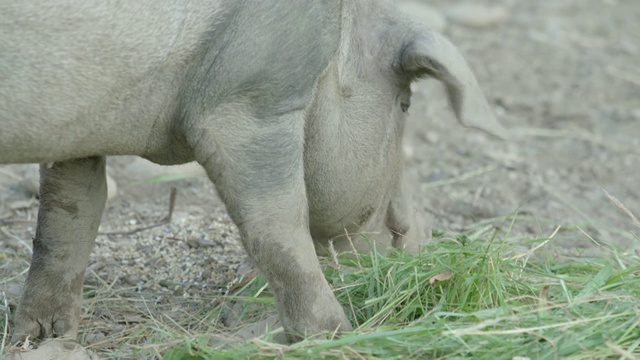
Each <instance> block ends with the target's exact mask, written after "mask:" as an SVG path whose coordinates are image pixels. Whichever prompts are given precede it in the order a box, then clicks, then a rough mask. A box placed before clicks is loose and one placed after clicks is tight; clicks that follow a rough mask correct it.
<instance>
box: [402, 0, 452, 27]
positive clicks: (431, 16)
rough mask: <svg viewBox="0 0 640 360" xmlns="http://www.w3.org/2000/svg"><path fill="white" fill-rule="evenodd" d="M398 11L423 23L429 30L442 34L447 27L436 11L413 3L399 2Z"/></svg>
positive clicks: (445, 21) (444, 19) (445, 20)
mask: <svg viewBox="0 0 640 360" xmlns="http://www.w3.org/2000/svg"><path fill="white" fill-rule="evenodd" d="M398 6H399V7H400V10H401V11H403V12H404V13H406V14H408V15H410V16H412V17H413V18H414V19H416V20H420V21H422V22H423V23H425V24H426V25H427V26H428V27H429V28H430V29H432V30H435V31H438V32H443V31H444V30H445V29H446V27H447V19H446V18H445V17H444V15H442V13H441V12H440V11H438V10H437V9H435V8H433V7H431V6H428V5H425V4H421V3H419V2H415V1H407V2H401V3H399V4H398Z"/></svg>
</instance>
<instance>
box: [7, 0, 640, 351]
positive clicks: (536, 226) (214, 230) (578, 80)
mask: <svg viewBox="0 0 640 360" xmlns="http://www.w3.org/2000/svg"><path fill="white" fill-rule="evenodd" d="M426 3H429V4H430V5H431V7H432V9H433V10H434V11H435V15H436V19H437V20H438V21H442V19H443V18H444V20H445V21H446V23H439V24H438V26H443V27H444V32H445V33H446V34H447V35H448V36H449V37H450V38H451V39H452V40H453V42H454V43H455V44H457V45H458V46H459V47H460V48H461V50H462V51H463V53H464V54H465V55H466V57H467V59H468V61H469V63H470V64H471V66H472V68H474V70H475V71H476V74H477V76H478V79H479V81H480V84H481V86H482V88H483V89H484V91H485V93H486V95H487V97H488V99H489V100H490V102H491V103H492V104H494V105H495V108H496V112H497V114H498V118H499V119H500V121H501V122H502V123H503V124H505V125H507V126H508V127H510V128H512V129H513V131H514V137H513V139H511V140H510V141H508V142H502V141H498V140H495V139H492V138H490V137H488V136H486V135H485V134H483V133H480V132H478V131H475V130H471V129H464V128H461V127H460V126H459V125H458V124H457V123H456V122H455V120H454V118H453V115H452V114H451V112H450V110H449V108H448V107H447V104H446V100H445V98H444V96H443V93H442V90H441V89H440V88H439V87H438V86H437V84H436V83H435V82H433V81H424V82H421V83H419V84H417V85H416V86H415V89H414V90H415V91H414V96H413V98H412V107H411V109H410V110H409V111H410V118H409V126H408V129H407V134H406V146H405V151H406V153H407V155H408V157H407V170H406V176H407V178H408V182H409V184H410V187H411V188H412V189H413V193H414V197H413V198H414V203H415V206H416V208H417V210H418V211H419V212H420V213H422V214H423V215H424V216H425V217H426V218H427V219H428V223H429V225H430V226H431V227H432V228H433V229H438V230H444V231H454V232H457V231H461V230H465V229H469V228H471V229H472V230H473V229H474V228H480V227H482V226H484V225H492V226H496V227H497V228H498V229H500V230H499V232H498V236H499V237H500V238H502V237H505V234H506V233H507V231H509V229H510V228H511V230H510V233H509V235H508V236H507V238H508V239H509V241H513V242H520V243H521V244H525V242H524V241H526V240H527V239H535V238H539V237H547V236H549V235H551V234H552V232H553V230H554V229H556V227H557V226H558V225H562V227H561V228H560V230H559V231H558V233H557V234H556V235H555V237H554V239H553V240H552V241H551V242H550V243H549V246H550V247H553V248H554V249H556V250H557V251H559V252H568V253H571V254H577V255H580V254H594V253H597V252H599V251H602V250H601V247H599V246H596V242H601V243H608V244H615V245H617V246H620V247H622V248H623V249H625V250H626V251H637V248H640V246H639V243H640V240H638V238H637V237H635V236H634V233H635V234H638V233H640V229H638V228H637V227H636V226H635V225H634V223H633V221H632V220H631V219H630V218H629V217H628V216H627V215H626V214H625V213H624V212H623V211H621V210H620V209H619V208H618V207H617V206H616V205H615V204H614V203H613V202H612V201H611V200H609V199H608V198H607V196H606V195H605V193H604V192H603V191H602V189H605V190H606V191H608V192H609V193H611V194H612V195H613V196H615V197H616V198H618V199H619V200H620V201H621V202H622V203H623V204H624V205H625V206H626V208H627V209H628V210H630V211H631V212H633V213H635V214H636V215H640V190H639V188H638V186H637V181H638V179H639V178H640V172H639V170H638V168H639V166H640V150H639V149H640V136H638V134H640V67H639V66H638V63H637V59H638V58H639V57H640V23H639V22H638V19H640V2H636V1H622V0H619V1H616V0H609V1H605V0H560V1H558V0H538V1H525V0H499V1H474V2H473V3H474V4H484V5H487V6H492V7H494V8H495V7H496V6H497V7H498V9H497V10H498V11H497V12H496V11H493V12H492V11H485V13H483V14H480V12H476V13H475V14H476V15H474V12H471V14H469V13H467V14H466V15H467V16H471V20H468V19H465V17H464V16H465V14H464V9H463V10H460V9H456V10H455V11H452V10H451V7H452V6H455V5H460V4H464V3H463V2H460V1H451V0H434V1H428V2H426ZM421 4H422V2H420V1H416V2H414V6H417V8H420V6H422V5H421ZM456 11H457V13H456ZM460 11H463V14H462V16H460V15H459V14H460ZM443 14H445V15H447V14H448V15H449V17H448V18H447V17H446V16H444V17H443V16H442V15H443ZM455 14H458V15H457V17H456V15H455ZM496 14H497V15H496ZM416 15H419V14H418V13H416ZM432 15H433V14H431V15H430V16H432ZM438 16H439V17H438ZM474 16H475V19H474ZM483 16H484V18H482V17H483ZM492 16H494V17H493V18H492ZM478 17H480V19H478ZM0 131H1V130H0ZM109 166H110V167H109V173H110V175H111V176H112V177H113V178H114V179H115V181H116V182H117V183H118V194H117V195H116V196H115V198H113V199H112V200H111V201H110V202H109V203H108V205H107V209H106V211H105V213H104V217H103V223H102V226H101V229H100V231H101V235H99V236H98V239H97V242H96V249H95V251H94V254H93V255H92V258H91V261H90V267H89V270H88V271H87V276H86V282H87V290H88V291H89V292H92V294H90V295H89V296H88V300H87V304H86V306H85V307H86V308H87V313H86V314H85V317H84V321H83V323H82V324H81V339H80V341H81V342H82V343H83V344H88V345H91V346H92V347H93V348H94V349H96V350H98V351H100V350H101V349H103V350H104V349H108V348H110V347H114V346H119V343H120V341H121V340H116V339H122V338H123V337H124V336H125V335H126V332H127V331H128V330H127V329H129V328H131V326H132V324H136V323H140V322H144V321H150V320H149V319H148V318H146V319H145V318H142V317H140V316H139V315H132V314H131V313H129V312H128V311H125V310H122V311H119V310H118V309H119V307H118V306H116V305H117V304H120V302H121V303H122V304H124V303H125V302H127V303H128V304H133V305H131V306H134V307H136V306H137V307H140V308H144V309H146V310H148V312H149V313H150V314H153V313H154V312H156V311H165V312H170V313H175V314H176V316H175V317H173V318H180V316H181V315H180V314H184V311H188V310H189V309H190V308H199V307H206V306H210V304H211V299H212V298H215V296H216V295H217V294H219V293H222V292H224V291H225V289H226V287H227V285H228V284H229V283H230V282H231V281H232V280H233V279H234V278H235V276H236V270H237V268H238V267H239V264H240V263H241V262H242V260H243V257H244V253H243V252H242V250H241V249H240V247H239V245H238V242H237V231H236V229H235V227H234V226H233V225H232V223H231V222H230V220H229V217H228V216H227V215H226V213H225V210H224V208H223V206H222V204H221V203H220V201H219V200H218V199H217V198H216V196H215V193H214V190H213V187H212V185H211V184H210V183H209V181H208V180H207V179H206V178H204V177H203V176H202V174H201V173H199V172H198V171H197V170H198V169H197V168H194V167H193V166H191V167H188V168H184V167H183V168H177V169H172V170H169V174H176V173H186V174H190V178H188V179H187V180H181V181H178V182H170V183H169V182H150V181H146V180H145V179H147V178H149V177H153V176H158V175H161V174H166V172H165V173H163V172H160V170H158V169H157V168H155V167H153V166H150V165H148V164H147V163H145V162H144V161H142V160H139V159H136V158H113V159H110V160H109ZM194 169H195V170H194ZM30 173H31V175H30ZM32 173H33V171H31V170H30V168H29V167H28V166H23V165H12V166H0V250H1V252H0V291H4V294H5V296H2V293H0V314H2V313H3V312H6V311H7V309H6V308H5V306H4V303H3V301H4V299H3V298H4V297H6V299H7V302H8V304H9V307H13V306H14V305H15V304H16V302H17V301H18V299H19V294H20V292H21V285H22V283H23V281H24V278H25V275H26V271H27V268H28V261H29V257H30V247H31V238H32V237H33V236H34V225H35V223H34V220H35V215H36V212H37V200H34V199H32V194H31V193H30V192H29V191H28V190H27V188H28V186H25V185H24V182H25V179H26V180H27V181H28V180H29V179H31V178H32V177H33V175H32ZM171 186H176V187H177V188H178V195H177V201H176V205H175V212H174V214H173V221H172V222H171V224H168V225H162V226H158V227H154V228H152V229H149V230H145V231H139V232H135V233H130V234H126V232H127V231H130V230H135V229H139V228H140V227H144V226H148V225H152V224H155V223H158V222H160V221H161V220H162V219H163V218H164V217H165V216H166V215H167V212H168V203H169V193H170V190H169V189H170V187H171ZM515 214H517V215H518V216H517V217H516V218H515V220H514V217H513V216H512V215H515ZM512 221H513V226H512ZM575 226H578V227H579V228H580V229H581V230H580V231H573V232H571V233H569V232H565V231H564V230H565V229H570V228H571V227H574V228H575ZM581 234H582V235H581ZM101 289H109V290H110V291H112V292H111V293H110V294H113V293H115V294H118V295H117V297H116V298H115V299H111V302H110V303H109V304H111V305H109V306H106V305H105V306H103V305H101V304H102V303H103V302H105V301H106V300H105V301H103V300H92V299H100V296H99V295H100V292H101V291H104V290H101ZM114 304H116V305H114ZM123 308H124V306H123ZM127 309H128V308H127ZM146 310H145V311H146ZM3 316H4V315H3ZM2 331H3V329H0V332H2ZM0 338H1V337H0Z"/></svg>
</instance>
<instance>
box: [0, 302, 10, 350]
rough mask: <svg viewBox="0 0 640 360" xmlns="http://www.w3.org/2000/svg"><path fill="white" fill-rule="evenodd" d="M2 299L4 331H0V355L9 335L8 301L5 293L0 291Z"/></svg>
mask: <svg viewBox="0 0 640 360" xmlns="http://www.w3.org/2000/svg"><path fill="white" fill-rule="evenodd" d="M0 295H2V299H3V300H4V332H3V333H2V334H3V335H2V343H0V355H1V354H4V344H5V342H6V340H7V338H8V336H9V302H8V301H7V294H5V293H4V291H3V292H1V293H0Z"/></svg>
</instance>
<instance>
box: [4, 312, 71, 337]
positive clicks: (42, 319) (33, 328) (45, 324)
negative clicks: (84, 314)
mask: <svg viewBox="0 0 640 360" xmlns="http://www.w3.org/2000/svg"><path fill="white" fill-rule="evenodd" d="M39 315H40V314H39ZM74 318H75V317H72V316H70V317H68V318H64V317H61V316H57V315H53V316H51V315H50V316H38V317H32V316H29V315H28V314H26V312H25V311H21V310H20V309H18V313H17V314H16V320H15V323H16V327H15V331H14V332H13V337H12V338H11V342H12V343H16V342H18V341H22V342H24V341H25V340H27V337H29V339H31V340H35V339H46V338H58V337H64V338H69V339H74V338H75V337H76V335H77V332H78V322H77V321H76V320H75V319H74Z"/></svg>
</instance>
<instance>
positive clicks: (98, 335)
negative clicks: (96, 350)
mask: <svg viewBox="0 0 640 360" xmlns="http://www.w3.org/2000/svg"><path fill="white" fill-rule="evenodd" d="M106 338H107V336H106V335H105V334H104V333H103V332H101V331H96V332H92V333H91V334H89V335H87V337H86V338H85V341H86V342H87V344H90V345H91V344H96V343H99V342H102V341H104V340H105V339H106Z"/></svg>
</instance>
